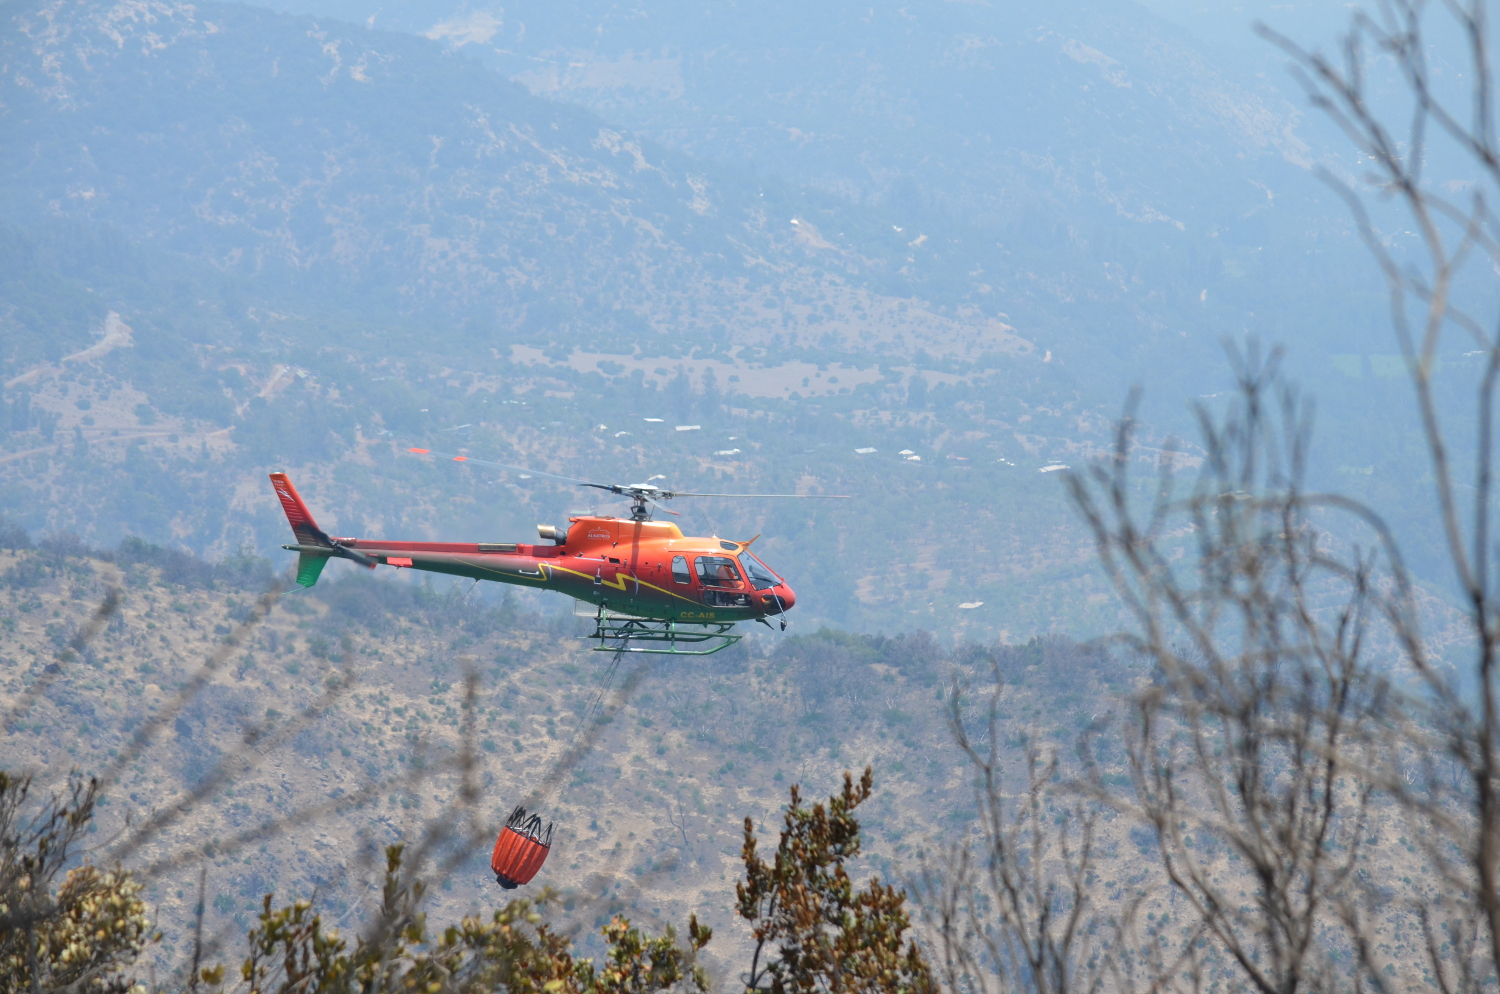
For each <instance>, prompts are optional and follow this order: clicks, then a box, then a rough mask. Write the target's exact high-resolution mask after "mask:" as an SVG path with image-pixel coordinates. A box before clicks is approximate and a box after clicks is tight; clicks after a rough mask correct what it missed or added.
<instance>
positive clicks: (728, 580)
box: [693, 556, 740, 587]
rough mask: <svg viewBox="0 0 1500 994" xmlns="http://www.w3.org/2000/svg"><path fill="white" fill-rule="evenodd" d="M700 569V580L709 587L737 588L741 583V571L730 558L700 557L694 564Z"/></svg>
mask: <svg viewBox="0 0 1500 994" xmlns="http://www.w3.org/2000/svg"><path fill="white" fill-rule="evenodd" d="M693 565H694V566H696V567H697V569H698V580H699V581H700V582H701V583H702V584H703V585H704V586H707V587H736V586H739V582H740V570H739V567H738V566H736V565H735V562H734V560H733V559H730V558H729V557H728V556H699V557H698V558H697V559H696V560H694V563H693Z"/></svg>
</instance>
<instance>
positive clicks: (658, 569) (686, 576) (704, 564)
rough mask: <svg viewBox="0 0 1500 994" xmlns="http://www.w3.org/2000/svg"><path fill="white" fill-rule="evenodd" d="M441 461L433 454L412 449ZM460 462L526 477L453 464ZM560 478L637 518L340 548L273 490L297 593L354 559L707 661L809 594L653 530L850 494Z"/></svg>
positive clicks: (288, 492)
mask: <svg viewBox="0 0 1500 994" xmlns="http://www.w3.org/2000/svg"><path fill="white" fill-rule="evenodd" d="M407 451H408V452H411V453H414V454H417V455H428V454H432V455H438V456H443V455H445V454H444V453H433V452H432V450H430V449H418V448H413V449H408V450H407ZM447 458H450V459H452V460H453V461H456V462H471V463H474V464H476V465H489V466H496V467H499V468H503V469H517V470H519V469H521V467H514V466H508V465H506V464H504V463H488V462H486V461H484V460H479V459H472V460H471V459H470V458H469V457H468V456H461V455H450V456H447ZM526 472H527V474H528V475H536V476H545V477H551V478H553V479H557V480H563V481H566V482H569V483H574V484H576V485H578V486H582V487H592V488H594V489H598V490H603V491H606V492H608V493H611V494H614V495H616V496H619V497H624V498H625V499H626V500H628V501H629V502H630V512H629V514H630V516H629V517H627V518H616V517H601V516H595V515H593V514H578V515H575V516H572V517H569V518H568V524H567V526H565V527H560V526H557V525H546V524H543V525H538V526H537V534H538V536H539V537H540V538H542V539H544V540H546V541H547V542H550V544H526V543H521V542H405V541H391V540H386V539H364V538H340V537H333V536H330V535H328V534H327V533H326V532H324V531H323V530H322V529H321V528H319V527H318V525H317V522H316V521H314V520H313V516H312V512H310V511H309V510H308V508H307V505H306V504H305V503H304V502H303V500H302V498H301V497H300V496H299V495H298V493H297V488H296V487H294V486H293V485H292V481H291V479H290V478H289V477H288V476H287V474H286V473H272V474H270V476H271V486H272V489H274V490H275V492H276V496H277V499H279V500H280V501H281V507H282V510H283V511H285V512H286V517H287V521H288V523H290V524H291V526H292V534H293V535H295V536H296V539H297V542H296V544H295V545H284V546H282V548H283V549H286V550H288V551H291V552H296V553H298V565H297V583H298V584H300V585H301V586H303V587H311V586H312V585H313V584H315V583H317V582H318V577H319V575H320V574H321V573H322V572H323V567H324V566H326V565H327V564H328V560H330V559H347V560H349V561H351V562H355V563H358V564H359V565H361V566H364V567H366V568H368V569H375V568H376V567H378V566H391V567H395V568H397V569H415V570H424V571H427V572H431V573H446V574H449V575H451V576H462V577H468V578H471V579H474V580H491V581H495V582H498V583H510V584H515V585H517V586H521V587H530V588H532V589H535V590H553V591H557V592H559V593H563V594H567V595H568V596H569V597H572V598H574V600H575V602H576V603H575V605H574V608H575V610H574V613H575V614H579V615H580V616H583V617H592V618H593V620H594V631H593V633H592V634H590V635H585V636H583V638H585V639H589V640H593V641H594V642H595V643H596V644H595V645H594V649H595V650H596V651H603V652H649V653H662V654H669V655H691V656H707V655H711V654H713V653H715V652H718V651H719V650H721V649H725V648H728V647H729V646H730V645H733V644H734V643H735V642H737V641H739V640H740V638H741V637H742V636H740V635H737V634H734V633H733V628H734V626H735V625H736V624H738V623H739V622H742V621H754V622H760V623H761V624H764V625H766V626H767V627H771V622H770V619H771V618H773V617H774V618H777V619H778V621H779V622H780V624H781V629H782V631H785V630H786V624H787V623H786V613H787V612H788V611H790V610H791V609H792V607H793V606H794V605H795V604H796V603H797V595H796V593H794V592H793V590H792V588H791V587H790V586H789V585H788V584H787V582H786V580H785V579H783V578H782V577H781V576H779V575H777V574H776V573H775V572H773V571H772V570H771V568H770V567H768V566H767V565H766V564H765V563H764V562H762V561H761V560H760V559H759V558H758V557H757V556H756V555H755V554H754V553H753V552H751V551H750V546H751V545H752V544H753V543H754V542H755V540H756V539H758V538H759V537H760V536H759V535H757V536H756V537H755V538H752V539H750V540H749V541H748V542H732V541H728V540H726V539H721V538H718V537H712V538H699V537H692V536H685V535H683V534H682V530H681V529H680V528H679V527H678V526H677V525H676V524H673V523H672V522H670V521H656V520H653V511H654V510H655V509H660V510H663V511H666V513H668V514H674V515H675V514H676V513H677V512H675V511H670V510H668V509H667V508H665V507H664V506H663V505H664V504H665V503H666V502H667V501H669V500H673V499H675V498H677V497H733V498H756V499H767V498H798V499H829V500H840V499H848V496H849V495H847V494H710V493H689V492H683V491H674V490H667V489H664V488H662V487H658V486H654V485H653V484H651V483H649V482H647V483H632V484H615V483H592V482H588V481H584V480H575V479H573V478H572V477H563V476H557V475H556V474H553V473H542V472H538V471H535V470H530V471H526Z"/></svg>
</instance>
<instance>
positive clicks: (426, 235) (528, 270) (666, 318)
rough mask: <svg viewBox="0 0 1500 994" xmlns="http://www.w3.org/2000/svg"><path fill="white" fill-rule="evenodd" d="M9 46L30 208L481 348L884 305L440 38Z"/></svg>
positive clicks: (155, 28)
mask: <svg viewBox="0 0 1500 994" xmlns="http://www.w3.org/2000/svg"><path fill="white" fill-rule="evenodd" d="M5 47H6V49H7V51H6V53H5V55H4V59H5V61H6V63H7V65H8V67H9V72H8V73H7V75H8V76H9V80H10V82H9V86H7V87H6V88H5V91H4V92H0V99H3V100H4V103H5V106H6V108H7V111H6V115H7V120H8V122H9V126H10V127H11V128H12V129H14V130H15V131H16V132H17V134H18V135H20V136H22V139H23V140H21V141H18V142H17V143H16V145H15V146H14V147H13V154H12V155H11V156H9V157H8V159H9V162H8V167H9V168H7V169H6V173H7V174H8V179H7V180H6V184H5V185H6V187H7V188H8V193H7V194H5V196H6V199H7V201H8V203H9V204H10V207H9V211H10V213H12V214H13V215H14V216H22V217H24V216H27V215H36V214H38V213H44V212H55V213H61V214H64V215H66V216H70V217H78V218H92V219H96V220H104V221H108V222H109V223H111V224H114V225H117V226H119V227H120V228H121V229H122V230H125V231H127V232H129V233H130V234H131V235H132V236H133V237H136V238H140V239H142V240H143V241H145V242H147V243H150V244H154V245H158V246H161V247H164V248H168V249H170V250H172V251H177V252H186V253H188V254H190V255H193V256H196V257H199V258H203V259H206V260H209V261H211V262H212V263H213V265H215V266H216V267H218V268H220V269H221V270H224V271H226V272H237V273H241V274H244V275H247V276H251V277H260V278H265V279H272V280H276V279H287V278H291V279H313V280H334V281H337V282H338V283H340V284H343V285H345V286H347V287H349V289H351V290H357V292H359V293H361V294H364V295H373V296H374V297H375V299H377V300H379V301H380V302H381V303H383V304H385V305H386V306H388V307H391V308H394V309H396V310H398V311H406V312H411V311H413V310H418V311H422V310H435V311H438V312H440V313H443V314H445V315H446V316H448V317H449V318H450V319H452V318H454V317H455V316H456V317H458V318H460V319H464V320H466V321H467V322H468V323H469V324H470V325H472V326H474V327H473V328H471V333H472V332H475V331H476V330H477V329H482V330H483V331H484V332H486V333H489V334H494V333H502V334H504V333H513V332H516V331H521V332H523V333H529V334H533V335H534V334H538V333H542V334H545V335H546V336H547V337H549V338H550V337H556V336H559V335H576V336H582V337H584V338H592V337H595V336H597V335H598V334H599V333H600V332H608V333H610V334H613V335H616V336H623V337H624V338H625V339H626V341H625V343H623V347H625V348H628V347H629V345H630V344H632V343H634V342H635V340H636V339H638V338H639V336H640V335H641V334H642V333H643V332H646V331H648V330H656V331H658V332H666V333H669V334H671V335H673V336H682V335H686V336H694V337H704V338H707V339H710V340H712V341H715V342H718V343H720V344H721V345H722V344H724V343H725V336H726V334H727V330H726V329H727V327H729V326H731V325H732V326H733V327H734V328H735V331H736V338H737V340H738V339H739V338H740V337H741V336H749V340H750V341H769V340H770V339H772V338H773V337H774V336H776V335H778V334H781V333H782V332H783V331H784V330H785V324H784V322H783V321H782V315H781V314H776V315H774V316H772V315H767V314H765V313H764V311H765V307H764V305H763V303H762V302H761V301H759V300H757V299H755V298H756V297H757V296H758V294H756V293H755V292H754V291H755V288H756V287H757V286H758V285H764V284H766V283H774V284H776V285H777V286H779V287H780V288H782V290H783V292H784V291H785V290H787V289H790V290H792V291H793V292H794V293H796V294H797V295H798V296H804V297H808V298H809V299H819V298H829V297H831V298H832V300H833V301H834V302H835V306H836V309H837V310H838V311H841V312H842V314H843V318H844V320H845V321H846V322H852V321H854V320H855V319H856V315H858V316H859V317H865V318H868V317H869V316H873V319H874V320H875V321H876V322H877V323H878V321H879V315H880V313H881V312H882V311H883V310H885V309H886V308H885V307H883V306H882V305H881V303H880V300H881V298H880V295H879V294H878V293H876V294H872V293H871V292H870V291H869V290H867V289H865V288H864V287H863V286H862V285H861V284H863V283H866V282H868V276H869V274H870V273H871V272H872V271H874V272H877V273H878V272H879V271H880V270H882V269H883V268H884V267H885V260H883V259H877V258H873V257H870V256H868V255H866V254H862V253H861V252H859V251H858V250H857V249H855V248H848V247H846V248H843V249H840V248H837V247H836V246H835V245H834V244H832V243H831V242H829V241H827V240H826V238H825V237H824V236H823V235H821V234H819V232H818V231H817V229H816V227H815V225H814V223H813V222H812V221H806V222H804V223H805V225H806V226H805V228H803V229H801V230H799V229H798V228H797V227H795V226H791V225H788V224H787V222H786V221H785V219H780V218H778V219H777V220H776V221H775V222H772V221H771V219H770V218H769V217H768V208H767V207H764V206H762V204H761V203H759V202H758V201H760V200H761V199H763V194H759V193H754V192H751V191H750V190H748V189H746V188H744V187H735V186H731V187H727V188H726V186H725V185H724V183H723V182H721V181H720V178H716V177H715V176H714V175H712V174H711V173H700V172H697V171H695V170H694V167H693V166H692V164H691V163H688V162H685V161H684V160H682V159H681V158H680V157H678V156H667V155H662V154H661V153H659V151H658V150H654V149H650V148H644V149H643V147H642V146H641V145H640V144H639V143H638V142H637V141H635V140H632V139H631V138H629V137H628V136H626V135H622V134H621V133H619V132H618V131H616V130H612V129H610V128H609V127H606V126H604V125H603V124H602V123H601V122H598V121H597V120H594V119H592V118H591V117H589V116H588V115H587V114H583V113H580V112H578V111H574V110H570V109H568V108H566V107H562V106H559V105H556V104H550V103H547V102H544V101H540V100H537V99H535V98H532V97H529V96H528V95H526V94H525V92H524V91H523V90H522V89H521V88H520V87H518V86H515V85H514V84H507V83H504V82H502V81H500V80H497V79H495V78H494V77H493V76H492V75H491V74H488V73H486V72H484V71H483V70H479V69H477V68H475V67H472V66H470V65H467V64H465V62H464V60H461V59H454V58H451V57H447V58H445V57H443V56H441V55H440V54H438V52H437V50H436V47H435V46H433V45H432V44H431V43H430V42H427V41H424V40H420V39H413V38H410V37H405V36H401V35H395V34H388V33H378V34H372V33H369V32H362V31H354V32H353V33H352V34H351V33H350V29H349V28H347V27H345V26H337V25H335V26H325V25H315V24H312V23H311V22H307V21H305V20H304V21H294V20H291V19H287V18H278V17H275V16H272V15H268V14H265V13H262V12H259V11H256V10H254V9H252V8H234V7H225V8H222V9H220V8H216V7H214V6H212V5H208V6H204V5H199V6H197V7H190V6H187V5H180V4H179V5H172V4H161V3H157V4H144V3H143V4H135V3H129V4H121V5H108V4H105V5H87V4H84V5H71V6H67V7H62V8H47V9H46V10H45V11H43V12H41V13H28V14H21V15H18V16H17V18H16V20H15V22H14V33H12V34H10V36H9V39H8V41H7V42H6V43H5ZM273 50H274V52H275V54H271V53H272V51H273ZM398 91H399V92H398ZM22 148H24V149H25V151H24V152H21V151H20V150H21V149H22ZM168 149H171V151H170V152H167V150H168ZM768 267H769V272H767V269H768ZM851 281H852V283H851ZM846 284H847V285H846ZM871 312H873V315H871ZM924 313H925V312H924V311H923V310H922V309H921V308H920V306H919V307H918V309H917V311H916V312H915V316H919V317H920V316H922V315H924ZM820 317H821V315H820ZM908 323H909V322H908ZM931 323H932V325H933V331H934V332H937V334H935V335H934V337H935V338H937V337H941V333H942V328H943V326H944V325H950V324H951V319H940V318H937V317H934V318H932V321H931ZM991 323H992V319H982V320H980V321H979V322H978V323H977V324H974V323H972V322H971V323H970V324H971V330H970V333H971V334H975V335H976V336H977V337H981V338H982V337H983V335H984V331H983V329H984V328H985V327H986V326H987V325H988V324H991ZM926 330H927V329H925V328H923V327H921V326H920V325H918V326H917V327H916V328H915V329H913V331H914V332H915V333H916V334H917V335H921V334H923V333H925V331H926ZM845 337H846V338H847V339H848V342H849V343H850V344H853V343H855V342H857V340H858V336H856V335H853V334H849V335H847V336H845ZM648 338H649V336H648ZM840 344H841V345H842V344H844V343H840ZM887 344H889V343H887ZM905 351H907V352H910V351H912V349H911V347H910V346H908V347H907V348H906V349H905Z"/></svg>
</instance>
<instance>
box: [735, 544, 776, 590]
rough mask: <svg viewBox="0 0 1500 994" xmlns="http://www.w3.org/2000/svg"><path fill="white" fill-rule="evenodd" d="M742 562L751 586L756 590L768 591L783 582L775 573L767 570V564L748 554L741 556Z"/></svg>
mask: <svg viewBox="0 0 1500 994" xmlns="http://www.w3.org/2000/svg"><path fill="white" fill-rule="evenodd" d="M740 562H741V563H742V564H744V567H745V575H746V576H748V577H749V578H750V586H752V587H754V588H755V589H756V590H767V589H769V588H771V587H774V586H776V585H777V584H778V583H780V582H781V581H780V580H778V579H777V578H776V574H775V573H772V572H771V571H770V570H769V569H767V568H766V564H765V563H763V562H761V561H760V560H759V559H756V558H755V557H754V556H753V555H751V554H750V553H748V552H746V553H743V554H741V556H740Z"/></svg>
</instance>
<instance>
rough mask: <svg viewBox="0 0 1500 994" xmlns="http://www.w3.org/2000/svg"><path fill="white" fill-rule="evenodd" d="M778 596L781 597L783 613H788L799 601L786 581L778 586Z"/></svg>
mask: <svg viewBox="0 0 1500 994" xmlns="http://www.w3.org/2000/svg"><path fill="white" fill-rule="evenodd" d="M776 596H777V597H778V598H780V599H781V613H782V614H786V613H787V612H788V611H790V610H791V609H792V607H793V606H794V605H795V604H796V603H797V595H796V594H794V593H793V592H792V588H791V587H789V586H787V585H786V584H784V583H783V584H782V585H781V586H779V587H777V588H776Z"/></svg>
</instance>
